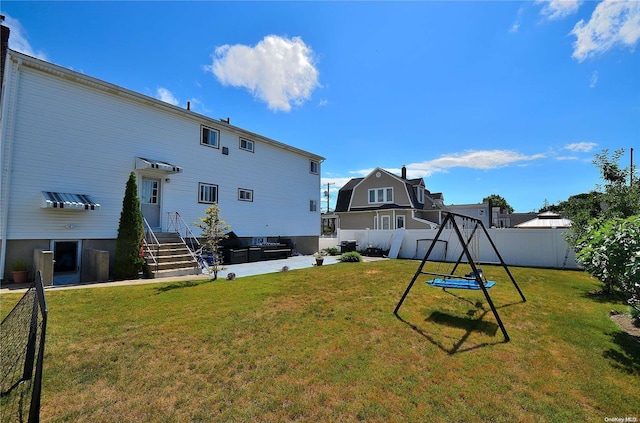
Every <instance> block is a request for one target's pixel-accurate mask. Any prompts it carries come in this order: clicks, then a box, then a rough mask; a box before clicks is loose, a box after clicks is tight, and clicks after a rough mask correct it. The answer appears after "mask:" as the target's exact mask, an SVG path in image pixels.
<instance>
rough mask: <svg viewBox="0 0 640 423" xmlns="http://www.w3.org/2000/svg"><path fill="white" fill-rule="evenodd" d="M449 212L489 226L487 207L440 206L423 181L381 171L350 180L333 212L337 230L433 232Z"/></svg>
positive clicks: (440, 201) (404, 173)
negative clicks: (429, 230)
mask: <svg viewBox="0 0 640 423" xmlns="http://www.w3.org/2000/svg"><path fill="white" fill-rule="evenodd" d="M446 211H453V212H456V213H460V214H464V215H467V216H472V217H475V218H479V219H481V220H483V221H484V222H485V225H487V227H488V226H489V216H490V214H489V205H488V204H486V203H481V204H465V205H449V206H445V205H444V196H443V195H442V193H432V192H430V191H429V190H428V189H427V188H426V186H425V183H424V179H422V178H415V179H407V170H406V168H405V167H404V166H403V167H402V171H401V175H400V176H398V175H394V174H393V173H391V172H388V171H386V170H384V169H381V168H376V169H374V170H373V171H372V172H371V173H369V174H368V175H367V176H365V177H364V178H354V179H351V180H350V181H349V182H347V183H346V184H345V185H344V186H343V187H342V188H341V189H340V191H339V192H338V199H337V202H336V209H335V213H336V214H337V215H338V222H339V223H338V225H339V227H340V229H373V230H394V229H401V228H405V229H434V228H436V227H437V226H438V225H439V224H440V222H442V219H443V212H446Z"/></svg>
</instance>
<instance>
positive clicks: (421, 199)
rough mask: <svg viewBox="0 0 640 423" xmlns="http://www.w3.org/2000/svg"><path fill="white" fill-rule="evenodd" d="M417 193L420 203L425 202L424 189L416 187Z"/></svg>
mask: <svg viewBox="0 0 640 423" xmlns="http://www.w3.org/2000/svg"><path fill="white" fill-rule="evenodd" d="M416 194H417V197H418V203H422V204H424V190H423V189H422V187H416Z"/></svg>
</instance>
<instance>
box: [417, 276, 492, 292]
mask: <svg viewBox="0 0 640 423" xmlns="http://www.w3.org/2000/svg"><path fill="white" fill-rule="evenodd" d="M495 284H496V283H495V282H494V281H486V282H484V287H485V288H486V289H489V288H491V287H492V286H493V285H495ZM427 285H431V286H435V287H437V288H449V289H473V290H479V289H482V288H481V287H480V285H478V281H476V280H473V279H456V278H453V279H441V278H436V279H430V280H428V281H427Z"/></svg>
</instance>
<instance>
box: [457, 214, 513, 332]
mask: <svg viewBox="0 0 640 423" xmlns="http://www.w3.org/2000/svg"><path fill="white" fill-rule="evenodd" d="M480 223H482V222H480ZM483 227H484V226H483ZM453 229H454V230H455V232H456V234H457V235H458V240H459V241H460V244H462V245H463V246H464V251H463V253H464V254H465V255H466V256H467V261H468V262H469V265H470V266H471V271H472V272H473V274H474V275H475V277H476V283H477V284H478V286H479V287H480V288H481V289H482V293H483V294H484V297H485V298H486V299H487V303H489V307H491V311H492V312H493V315H494V316H495V318H496V321H497V322H498V326H499V327H500V330H501V331H502V334H503V335H504V340H505V342H509V340H510V339H511V338H509V334H508V333H507V329H506V328H505V327H504V324H503V323H502V319H501V318H500V314H498V310H497V309H496V306H495V305H494V304H493V300H492V299H491V295H489V291H488V290H487V288H486V287H485V286H484V282H483V281H482V278H481V276H480V272H479V271H478V268H477V267H476V264H475V263H474V261H473V258H472V257H471V254H470V253H469V249H468V248H467V246H466V244H465V241H464V238H463V236H462V233H461V232H460V229H459V228H458V225H453ZM474 232H475V230H474ZM487 235H488V234H487Z"/></svg>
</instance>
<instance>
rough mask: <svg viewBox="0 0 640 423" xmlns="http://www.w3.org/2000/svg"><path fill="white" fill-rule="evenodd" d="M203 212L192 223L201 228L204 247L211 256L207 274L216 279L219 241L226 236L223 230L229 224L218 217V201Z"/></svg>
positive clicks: (219, 264) (218, 269)
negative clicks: (202, 215) (203, 215)
mask: <svg viewBox="0 0 640 423" xmlns="http://www.w3.org/2000/svg"><path fill="white" fill-rule="evenodd" d="M205 213H206V216H205V217H199V218H198V220H199V222H195V223H194V224H193V225H194V226H196V227H198V228H200V229H202V237H203V238H204V248H205V250H206V251H207V252H209V253H211V255H212V256H213V264H212V265H211V266H209V275H213V278H212V280H214V281H215V280H216V279H218V272H219V271H220V270H221V269H222V265H221V264H222V263H221V260H220V246H219V243H220V241H222V240H223V239H225V238H227V237H228V235H227V234H225V233H224V232H225V231H228V230H229V228H230V226H229V225H227V224H226V222H225V221H224V220H222V219H221V218H220V207H218V203H213V204H212V205H211V206H210V207H209V208H208V209H207V210H206V211H205Z"/></svg>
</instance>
